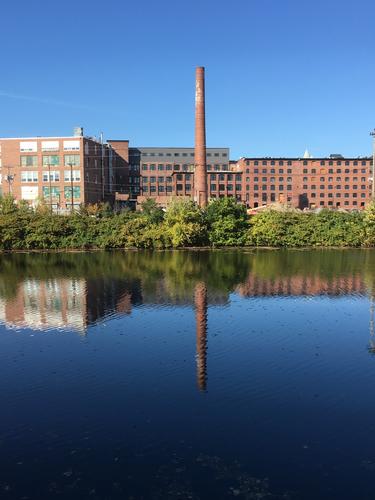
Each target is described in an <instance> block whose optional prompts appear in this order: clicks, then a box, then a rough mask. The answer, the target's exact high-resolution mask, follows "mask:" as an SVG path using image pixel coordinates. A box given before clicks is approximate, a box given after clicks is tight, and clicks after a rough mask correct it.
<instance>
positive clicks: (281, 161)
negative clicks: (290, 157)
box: [271, 160, 284, 167]
mask: <svg viewBox="0 0 375 500" xmlns="http://www.w3.org/2000/svg"><path fill="white" fill-rule="evenodd" d="M271 165H272V162H271ZM279 165H280V166H281V167H282V166H283V165H284V162H283V160H280V161H279Z"/></svg>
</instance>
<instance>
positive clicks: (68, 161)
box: [64, 155, 80, 167]
mask: <svg viewBox="0 0 375 500" xmlns="http://www.w3.org/2000/svg"><path fill="white" fill-rule="evenodd" d="M64 165H65V166H66V167H68V166H70V165H73V166H74V167H79V166H80V156H79V155H64Z"/></svg>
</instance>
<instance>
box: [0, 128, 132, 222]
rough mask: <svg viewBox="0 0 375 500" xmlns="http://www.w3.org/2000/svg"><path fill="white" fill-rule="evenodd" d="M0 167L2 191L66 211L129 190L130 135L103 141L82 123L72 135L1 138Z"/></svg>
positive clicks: (113, 199) (116, 196)
mask: <svg viewBox="0 0 375 500" xmlns="http://www.w3.org/2000/svg"><path fill="white" fill-rule="evenodd" d="M0 167H1V178H0V180H1V191H2V194H7V193H9V194H12V195H13V196H14V198H15V199H16V200H25V201H27V202H28V203H29V204H30V205H31V206H36V205H37V204H38V203H39V202H40V201H41V200H43V201H44V202H45V203H46V204H48V205H51V206H52V208H53V210H54V211H58V212H59V213H66V212H68V211H70V210H72V209H76V208H78V207H79V206H80V204H88V203H98V202H101V201H109V202H110V203H113V202H114V201H115V199H116V198H119V199H121V195H122V194H123V193H125V192H128V191H126V189H127V186H128V184H129V179H128V177H129V168H128V141H112V143H111V141H108V142H107V143H106V144H103V143H102V142H101V141H99V140H97V139H95V138H91V137H85V136H83V130H82V129H81V128H77V129H75V134H74V135H73V136H70V137H29V138H0ZM116 193H117V194H116ZM124 199H125V198H124Z"/></svg>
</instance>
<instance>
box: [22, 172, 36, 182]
mask: <svg viewBox="0 0 375 500" xmlns="http://www.w3.org/2000/svg"><path fill="white" fill-rule="evenodd" d="M21 182H38V172H36V171H35V170H24V171H22V172H21Z"/></svg>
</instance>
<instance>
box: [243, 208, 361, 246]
mask: <svg viewBox="0 0 375 500" xmlns="http://www.w3.org/2000/svg"><path fill="white" fill-rule="evenodd" d="M248 244H250V245H253V246H271V247H308V246H318V247H330V246H339V247H346V246H350V247H359V246H364V245H365V223H364V216H363V214H362V213H359V212H352V213H349V212H336V211H332V210H322V211H321V212H319V213H304V212H302V213H301V212H293V211H290V212H288V211H286V212H278V211H275V210H267V211H264V212H261V213H259V214H257V215H255V216H254V217H253V218H252V219H251V221H250V231H249V234H248Z"/></svg>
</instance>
